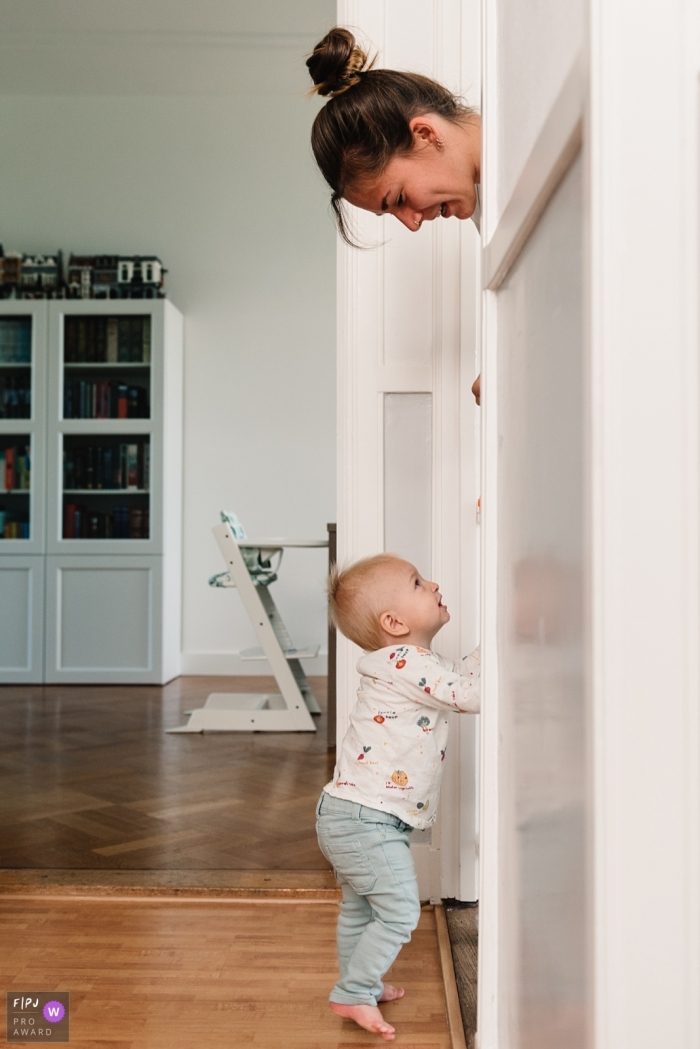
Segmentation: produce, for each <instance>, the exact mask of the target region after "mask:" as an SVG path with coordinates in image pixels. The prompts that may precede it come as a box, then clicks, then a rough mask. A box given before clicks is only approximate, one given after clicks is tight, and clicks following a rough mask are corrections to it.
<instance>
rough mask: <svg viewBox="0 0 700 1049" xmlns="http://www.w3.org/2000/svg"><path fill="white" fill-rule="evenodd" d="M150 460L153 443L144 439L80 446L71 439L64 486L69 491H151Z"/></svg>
mask: <svg viewBox="0 0 700 1049" xmlns="http://www.w3.org/2000/svg"><path fill="white" fill-rule="evenodd" d="M150 459H151V446H150V441H148V440H144V438H141V439H140V440H139V439H134V440H132V441H128V442H126V441H121V442H115V441H114V440H108V439H107V440H104V441H101V442H100V443H99V444H79V443H75V442H72V441H71V440H70V438H69V437H67V438H66V444H65V447H64V451H63V487H64V489H66V490H68V491H71V490H76V489H77V490H81V489H82V490H85V489H94V490H95V491H96V492H99V491H100V490H106V491H115V490H119V489H124V490H127V491H147V490H148V484H149V479H150Z"/></svg>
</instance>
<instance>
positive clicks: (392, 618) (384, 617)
mask: <svg viewBox="0 0 700 1049" xmlns="http://www.w3.org/2000/svg"><path fill="white" fill-rule="evenodd" d="M379 625H380V627H381V628H382V630H383V631H384V633H385V634H388V635H389V637H404V636H405V635H406V634H408V633H409V629H408V627H407V626H406V624H405V623H404V622H403V620H401V619H399V617H398V616H397V615H395V614H394V613H393V612H382V614H381V615H380V617H379Z"/></svg>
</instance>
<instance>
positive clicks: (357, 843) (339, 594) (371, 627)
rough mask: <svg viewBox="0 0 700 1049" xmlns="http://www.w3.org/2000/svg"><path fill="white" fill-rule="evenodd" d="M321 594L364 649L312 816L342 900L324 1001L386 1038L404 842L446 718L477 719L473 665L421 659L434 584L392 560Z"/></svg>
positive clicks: (430, 628) (425, 818) (409, 901)
mask: <svg viewBox="0 0 700 1049" xmlns="http://www.w3.org/2000/svg"><path fill="white" fill-rule="evenodd" d="M329 596H330V605H331V615H332V617H333V619H334V621H335V623H336V625H337V626H338V628H339V629H340V630H341V631H342V633H343V634H345V636H346V637H348V638H350V640H352V641H354V642H355V643H356V644H358V645H359V646H360V647H361V648H362V649H364V653H363V655H362V657H361V658H360V660H359V661H358V664H357V669H358V671H359V673H360V675H361V680H360V688H359V689H358V693H357V702H356V704H355V706H354V708H353V710H352V713H351V715H350V725H349V728H348V730H347V732H346V734H345V738H344V740H343V743H342V746H341V748H340V753H339V755H338V760H337V763H336V766H335V771H334V774H333V779H332V780H331V782H330V783H328V784H327V785H326V787H324V790H323V793H322V794H321V798H320V800H319V803H318V806H317V810H316V812H317V832H318V840H319V844H320V847H321V850H322V852H323V854H324V855H325V856H326V858H327V859H328V861H329V862H330V863H331V864H332V865H333V868H334V870H335V873H336V877H337V878H338V881H339V882H340V885H341V888H342V893H343V898H342V902H341V906H340V916H339V919H338V930H337V942H338V965H339V969H340V979H339V980H338V982H337V983H336V985H335V987H334V988H333V990H332V991H331V994H330V1003H331V1008H332V1009H333V1011H334V1012H336V1013H338V1014H339V1015H341V1016H345V1017H348V1018H350V1019H352V1020H354V1021H355V1022H356V1023H358V1024H359V1025H360V1026H361V1027H364V1028H365V1029H366V1030H369V1031H372V1032H374V1033H377V1034H380V1035H381V1036H382V1037H383V1038H384V1039H385V1040H386V1041H392V1040H393V1038H394V1028H393V1027H392V1026H391V1025H390V1024H389V1023H387V1022H386V1021H385V1020H384V1017H383V1016H382V1013H381V1010H380V1009H379V1006H378V1003H379V1002H387V1001H392V1000H395V999H397V998H400V997H402V996H403V993H404V992H403V990H401V989H398V988H395V987H391V986H390V985H388V984H384V983H383V981H382V977H383V976H384V974H385V973H386V971H387V969H389V967H390V966H391V964H392V963H393V961H394V959H395V958H396V956H397V954H398V953H399V951H400V949H401V946H402V944H404V943H407V942H408V940H410V938H411V933H412V931H413V930H414V929H415V927H416V925H417V924H418V918H419V915H420V903H419V899H418V883H417V879H416V873H415V868H414V865H413V859H412V857H411V852H410V848H409V845H410V834H411V832H412V831H413V830H414V829H424V828H426V827H429V826H430V825H431V823H432V822H433V820H434V819H435V816H436V814H437V803H438V797H439V792H440V781H441V778H442V769H443V762H444V758H445V750H446V747H447V735H448V718H447V713H448V712H449V711H459V712H460V713H471V714H476V713H478V711H479V657H478V653H477V652H475V653H473V654H472V655H471V656H468V657H467V658H466V659H465V660H463V661H462V662H461V663H454V662H452V661H451V660H447V659H443V658H442V657H441V656H439V655H438V654H437V653H435V652H433V651H432V650H431V648H430V645H431V642H432V640H433V638H434V636H435V635H436V634H437V632H438V630H440V628H441V627H442V626H444V624H445V623H447V622H448V620H449V618H450V616H449V612H448V610H447V607H446V606H445V605H444V604H443V602H442V596H441V594H440V592H439V589H438V585H437V583H430V582H427V581H426V580H424V579H423V578H422V577H421V575H420V574H419V573H418V571H417V570H416V569H415V568H414V567H413V565H411V564H409V563H408V562H407V561H404V560H402V559H401V558H399V557H396V556H394V555H392V554H380V555H378V556H377V557H372V558H366V559H365V560H363V561H359V562H357V563H356V564H354V565H351V566H350V567H349V568H347V569H345V570H343V571H336V572H335V573H334V574H333V575H332V576H331V579H330V583H329Z"/></svg>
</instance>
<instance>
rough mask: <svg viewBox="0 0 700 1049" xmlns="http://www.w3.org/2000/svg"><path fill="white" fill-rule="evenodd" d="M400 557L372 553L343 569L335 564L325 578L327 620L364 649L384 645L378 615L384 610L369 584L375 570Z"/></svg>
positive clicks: (368, 650)
mask: <svg viewBox="0 0 700 1049" xmlns="http://www.w3.org/2000/svg"><path fill="white" fill-rule="evenodd" d="M401 560H402V558H400V557H399V556H398V555H397V554H375V556H374V557H363V559H362V560H361V561H355V563H354V564H351V565H347V566H346V567H345V568H340V567H339V566H338V565H336V566H335V567H334V568H332V569H331V572H330V576H329V577H328V605H329V610H330V617H331V622H332V623H333V624H334V625H335V626H336V627H337V628H338V630H340V632H341V633H342V634H345V637H347V638H349V639H350V641H354V642H355V644H356V645H359V646H360V648H362V649H364V650H365V652H376V651H377V649H379V648H384V646H385V645H386V639H385V638H384V635H383V634H382V630H381V627H380V625H379V617H380V616H381V614H382V612H386V611H387V610H386V608H383V607H381V606H380V602H379V601H378V600H377V598H378V594H377V591H376V588H374V587H372V586H371V585H370V584H371V582H372V580H373V579H374V578H375V577H376V573H377V569H379V568H381V567H382V566H384V565H390V564H393V563H394V562H396V561H401Z"/></svg>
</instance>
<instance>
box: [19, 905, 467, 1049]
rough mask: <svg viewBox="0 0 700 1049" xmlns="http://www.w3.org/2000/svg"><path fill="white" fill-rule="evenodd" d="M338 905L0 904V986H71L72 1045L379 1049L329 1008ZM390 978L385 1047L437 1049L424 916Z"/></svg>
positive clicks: (436, 1005)
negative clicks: (393, 1032)
mask: <svg viewBox="0 0 700 1049" xmlns="http://www.w3.org/2000/svg"><path fill="white" fill-rule="evenodd" d="M336 915H337V909H336V907H335V906H333V905H330V904H322V903H315V904H313V903H282V902H278V903H270V902H268V903H254V904H243V903H231V902H230V901H222V902H219V903H209V902H208V903H194V904H192V903H173V902H162V901H153V900H149V899H142V900H140V901H137V902H132V901H129V902H123V901H104V900H95V899H90V900H69V901H61V902H58V901H56V900H40V899H36V900H17V899H11V898H5V899H1V900H0V938H1V939H2V943H3V951H2V958H1V960H0V981H1V982H2V984H3V985H4V987H5V988H6V989H7V990H8V991H12V990H47V991H53V990H56V991H58V990H64V991H70V993H71V1003H70V1023H71V1033H70V1040H71V1043H72V1044H73V1045H74V1046H79V1047H80V1049H165V1047H167V1049H192V1047H194V1046H205V1047H206V1049H219V1047H221V1049H224V1047H225V1049H352V1047H355V1046H362V1045H384V1044H385V1043H384V1042H382V1041H381V1040H379V1039H378V1038H377V1037H376V1036H374V1035H370V1034H368V1033H367V1032H364V1031H362V1030H360V1029H359V1028H358V1027H356V1026H355V1025H354V1024H352V1023H351V1022H350V1021H348V1020H341V1019H340V1018H339V1017H337V1016H335V1015H334V1014H333V1013H331V1011H330V1009H329V1008H328V1005H327V996H328V991H329V990H330V987H331V986H332V984H333V982H334V980H335V978H336V963H335V942H334V941H335V921H336ZM390 977H391V980H392V982H394V983H400V984H401V985H403V986H405V988H406V996H405V998H404V999H402V1000H401V1001H399V1002H396V1003H394V1004H391V1005H389V1006H386V1007H385V1009H386V1015H387V1017H389V1018H390V1019H391V1022H392V1023H393V1024H395V1026H396V1029H397V1037H396V1040H395V1042H394V1043H393V1044H394V1045H396V1046H403V1047H404V1049H409V1047H413V1049H419V1047H420V1049H449V1047H450V1044H451V1043H450V1037H449V1033H448V1026H447V1017H446V1010H445V997H444V993H443V985H442V978H441V970H440V962H439V956H438V947H437V937H436V928H435V914H434V912H433V911H432V909H424V911H423V913H422V915H421V921H420V924H419V927H418V929H417V930H416V932H415V933H414V936H413V940H412V941H411V943H410V944H408V945H407V946H406V947H404V949H403V950H402V952H401V954H400V955H399V958H398V959H397V961H396V963H395V965H394V967H393V969H392V970H391V973H390Z"/></svg>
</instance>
